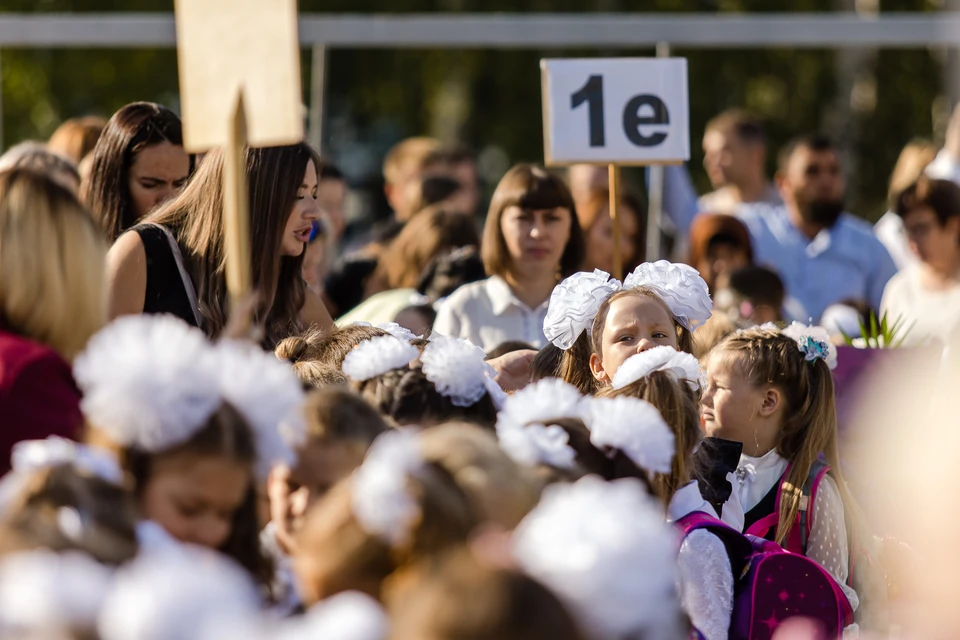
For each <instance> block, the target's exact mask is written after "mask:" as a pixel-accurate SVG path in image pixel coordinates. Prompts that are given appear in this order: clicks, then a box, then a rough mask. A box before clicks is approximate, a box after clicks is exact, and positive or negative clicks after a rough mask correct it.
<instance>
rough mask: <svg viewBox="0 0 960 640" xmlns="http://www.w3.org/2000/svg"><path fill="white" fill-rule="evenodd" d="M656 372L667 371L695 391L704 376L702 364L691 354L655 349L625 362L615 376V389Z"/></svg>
mask: <svg viewBox="0 0 960 640" xmlns="http://www.w3.org/2000/svg"><path fill="white" fill-rule="evenodd" d="M654 371H666V372H667V373H669V374H670V375H672V376H673V377H674V378H675V379H677V380H684V381H686V382H687V384H689V385H690V387H691V388H692V389H694V390H696V389H699V388H700V377H701V375H703V372H702V371H701V369H700V363H699V362H697V359H696V358H694V357H693V356H692V355H690V354H689V353H686V352H683V351H677V350H676V349H674V348H673V347H668V346H663V347H654V348H652V349H648V350H647V351H643V352H641V353H637V354H634V355H632V356H630V357H629V358H627V359H626V360H624V361H623V364H621V365H620V368H619V369H617V372H616V373H615V374H614V375H613V388H614V389H622V388H624V387H626V386H627V385H630V384H633V383H634V382H636V381H637V380H639V379H640V378H645V377H647V376H648V375H650V374H651V373H653V372H654Z"/></svg>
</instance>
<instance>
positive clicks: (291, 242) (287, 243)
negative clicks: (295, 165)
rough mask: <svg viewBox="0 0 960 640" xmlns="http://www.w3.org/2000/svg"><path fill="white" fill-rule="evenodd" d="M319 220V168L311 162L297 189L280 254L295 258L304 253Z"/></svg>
mask: <svg viewBox="0 0 960 640" xmlns="http://www.w3.org/2000/svg"><path fill="white" fill-rule="evenodd" d="M319 218H320V205H318V204H317V167H316V165H315V164H313V160H311V161H309V162H308V163H307V168H306V170H304V172H303V180H302V182H301V183H300V186H299V187H298V188H297V198H296V199H295V200H294V201H293V209H292V210H291V211H290V216H289V217H288V218H287V224H286V227H285V228H284V230H283V239H282V240H281V241H280V253H282V254H283V255H285V256H290V257H294V258H295V257H297V256H299V255H300V254H301V253H303V249H304V247H305V246H306V244H307V242H309V241H310V231H311V230H312V229H313V223H314V222H315V221H317V220H318V219H319Z"/></svg>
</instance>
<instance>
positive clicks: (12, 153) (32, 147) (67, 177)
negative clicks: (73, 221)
mask: <svg viewBox="0 0 960 640" xmlns="http://www.w3.org/2000/svg"><path fill="white" fill-rule="evenodd" d="M17 167H19V168H21V169H33V170H34V171H37V172H38V173H42V174H44V175H46V176H48V177H49V178H51V179H53V180H54V181H56V182H57V183H58V184H59V185H61V186H62V187H64V188H65V189H67V190H68V191H70V193H72V194H73V195H75V196H76V195H77V194H78V193H79V192H80V174H79V173H78V172H77V165H75V164H74V163H73V161H72V160H70V159H69V158H65V157H64V156H61V155H60V154H57V153H54V152H53V151H50V150H49V149H48V148H47V147H46V145H44V144H43V143H40V142H33V141H27V142H21V143H20V144H17V145H14V146H12V147H10V149H8V150H7V152H6V153H4V154H3V155H2V156H0V171H6V170H7V169H13V168H17Z"/></svg>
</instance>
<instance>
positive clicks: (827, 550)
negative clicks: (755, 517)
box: [725, 450, 860, 611]
mask: <svg viewBox="0 0 960 640" xmlns="http://www.w3.org/2000/svg"><path fill="white" fill-rule="evenodd" d="M787 465H788V463H787V461H786V460H784V459H783V458H781V457H780V455H779V454H777V452H776V450H772V451H770V452H769V453H767V454H766V455H764V456H762V457H759V458H754V457H751V456H748V455H742V456H740V465H739V466H738V468H737V479H738V481H739V490H737V491H734V495H733V496H731V499H733V498H738V499H739V500H740V503H741V505H742V507H743V511H744V512H749V511H750V510H751V509H753V508H754V507H755V506H757V504H759V503H760V501H761V500H762V499H763V497H764V496H765V495H767V494H768V493H769V492H770V490H771V489H773V487H774V486H775V485H776V484H777V483H778V482H779V481H780V477H781V476H782V475H783V472H784V471H786V469H787ZM725 506H726V505H725ZM807 557H808V558H810V559H811V560H813V561H814V562H816V563H817V564H819V565H820V566H821V567H823V568H824V569H826V570H827V572H828V573H829V574H830V575H832V576H833V577H834V579H835V580H836V581H837V584H839V585H840V588H841V589H843V593H844V594H845V595H846V596H847V600H849V601H850V608H851V609H853V610H854V611H856V610H857V607H858V606H859V605H860V598H859V597H858V596H857V592H856V591H854V590H853V589H851V588H850V587H849V586H847V577H848V575H849V569H850V553H849V549H848V546H847V526H846V521H845V520H844V517H843V500H842V499H841V497H840V489H839V488H838V487H837V483H836V481H835V480H834V479H833V478H832V477H830V475H827V476H826V477H825V478H824V479H823V481H822V482H821V483H820V488H819V490H818V491H817V499H816V500H815V501H814V503H813V522H812V523H811V527H810V533H809V536H808V537H807Z"/></svg>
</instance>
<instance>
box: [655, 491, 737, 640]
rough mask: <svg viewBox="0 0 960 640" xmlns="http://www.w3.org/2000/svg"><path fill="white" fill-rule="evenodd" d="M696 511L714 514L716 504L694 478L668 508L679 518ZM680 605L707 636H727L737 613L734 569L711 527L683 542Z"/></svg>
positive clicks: (671, 518)
mask: <svg viewBox="0 0 960 640" xmlns="http://www.w3.org/2000/svg"><path fill="white" fill-rule="evenodd" d="M695 511H701V512H703V513H706V514H709V515H711V516H713V517H716V516H717V513H716V511H714V509H713V507H712V506H711V505H710V503H708V502H707V501H705V500H704V499H703V497H702V496H701V495H700V489H699V487H698V486H697V482H696V481H693V482H691V483H690V484H688V485H687V486H685V487H683V488H681V489H680V490H679V491H677V492H676V493H675V494H674V496H673V499H672V500H671V501H670V507H669V508H668V510H667V514H668V520H669V521H671V522H672V521H675V520H678V519H680V518H682V517H683V516H686V515H688V514H690V513H693V512H695ZM677 564H678V565H679V568H680V585H679V586H680V605H681V606H682V607H683V610H684V611H685V612H686V613H687V615H688V616H690V621H691V622H692V623H693V626H695V627H696V628H697V630H699V631H700V633H702V634H703V635H704V637H705V638H706V639H707V640H726V638H727V632H728V631H729V629H730V616H731V615H732V614H733V569H732V568H731V566H730V557H729V556H728V555H727V548H726V546H725V545H724V544H723V541H722V540H720V538H718V537H717V536H715V535H714V534H712V533H710V532H709V531H704V530H702V529H701V530H697V531H694V532H692V533H691V534H690V535H688V536H687V537H686V538H684V540H683V543H682V544H681V545H680V554H679V555H678V556H677Z"/></svg>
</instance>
